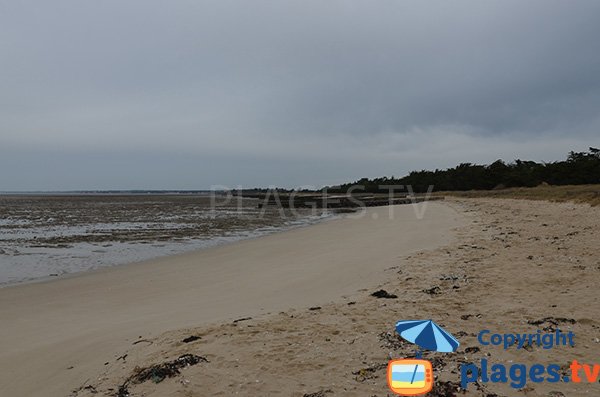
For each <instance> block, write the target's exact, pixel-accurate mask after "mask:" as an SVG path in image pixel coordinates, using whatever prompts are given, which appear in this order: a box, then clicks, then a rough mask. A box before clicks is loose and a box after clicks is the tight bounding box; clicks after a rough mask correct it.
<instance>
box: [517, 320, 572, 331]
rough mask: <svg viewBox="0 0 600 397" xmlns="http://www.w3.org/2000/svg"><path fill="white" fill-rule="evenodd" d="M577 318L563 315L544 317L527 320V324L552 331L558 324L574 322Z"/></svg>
mask: <svg viewBox="0 0 600 397" xmlns="http://www.w3.org/2000/svg"><path fill="white" fill-rule="evenodd" d="M576 322H577V320H575V319H572V318H565V317H544V318H541V319H539V320H529V321H527V324H531V325H537V326H542V329H543V330H544V331H548V332H554V331H556V328H557V327H558V326H559V325H560V324H575V323H576Z"/></svg>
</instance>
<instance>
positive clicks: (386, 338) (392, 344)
mask: <svg viewBox="0 0 600 397" xmlns="http://www.w3.org/2000/svg"><path fill="white" fill-rule="evenodd" d="M378 337H379V341H380V342H382V344H383V346H384V347H385V348H387V349H394V350H402V349H407V348H410V347H411V344H410V343H408V342H407V341H406V340H404V339H403V338H402V337H400V335H398V334H397V333H396V332H382V333H380V334H379V335H378Z"/></svg>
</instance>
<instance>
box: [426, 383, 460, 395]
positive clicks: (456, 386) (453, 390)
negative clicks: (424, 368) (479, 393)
mask: <svg viewBox="0 0 600 397" xmlns="http://www.w3.org/2000/svg"><path fill="white" fill-rule="evenodd" d="M459 393H460V394H465V390H464V389H463V388H462V387H460V383H458V382H452V381H440V380H438V381H436V382H435V386H434V387H433V390H431V392H429V394H427V395H428V396H430V397H455V396H458V394H459Z"/></svg>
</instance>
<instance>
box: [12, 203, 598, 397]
mask: <svg viewBox="0 0 600 397" xmlns="http://www.w3.org/2000/svg"><path fill="white" fill-rule="evenodd" d="M429 210H430V211H428V212H427V213H426V218H427V220H426V221H424V222H421V221H416V220H415V219H414V215H413V214H412V212H411V211H412V210H411V209H410V207H409V206H407V207H403V209H400V211H401V212H402V213H403V214H404V216H403V217H400V218H396V222H388V221H387V220H385V218H384V217H383V215H385V213H386V209H385V208H377V209H371V210H370V213H369V217H366V218H364V219H361V220H340V221H334V222H330V223H327V224H322V225H318V226H314V227H309V228H306V229H302V230H296V231H292V232H288V233H282V234H279V235H274V236H270V237H266V238H261V239H257V240H255V241H247V242H243V243H240V244H236V245H232V246H229V247H222V248H220V249H219V250H214V251H211V252H206V251H205V252H200V253H194V254H192V255H189V256H183V257H177V258H171V259H170V260H171V261H173V262H171V265H172V266H171V267H170V269H171V270H170V271H169V270H165V266H160V265H159V264H163V265H164V262H162V261H158V262H156V263H146V264H140V265H136V266H131V267H129V266H127V267H123V268H120V269H115V270H114V271H113V270H111V271H107V272H101V273H98V274H90V275H84V276H81V277H76V278H73V279H72V280H64V281H59V282H54V283H48V284H41V285H32V286H22V287H17V288H13V289H9V290H0V298H1V299H2V302H3V304H2V312H1V317H0V319H1V320H2V335H1V338H2V339H1V340H2V343H3V346H2V347H3V349H2V356H1V358H0V363H1V364H0V365H1V369H2V371H1V372H0V374H1V375H0V376H1V377H2V379H1V381H0V384H1V385H2V393H1V395H2V396H4V395H8V396H28V395H44V396H55V395H62V396H64V395H71V396H77V397H84V396H85V397H91V396H98V395H100V396H104V395H115V394H116V393H117V391H118V389H119V387H120V386H123V385H124V386H126V388H127V390H128V391H129V393H130V395H131V396H147V397H176V396H177V397H200V396H233V395H239V396H290V397H335V396H352V397H354V396H356V397H358V396H360V397H365V396H368V397H383V396H390V395H391V393H390V392H389V391H388V390H387V386H386V381H385V371H386V365H387V362H388V360H389V359H390V358H401V357H411V356H413V355H414V346H413V345H411V344H408V343H405V342H403V341H402V340H401V339H400V338H399V337H398V336H397V335H396V334H395V332H394V324H395V322H396V321H398V320H401V319H421V318H431V319H434V320H435V321H436V322H437V323H439V324H441V325H443V326H444V327H445V328H446V329H447V330H449V331H450V332H452V333H453V334H454V335H455V336H457V337H458V338H459V340H460V343H461V346H460V347H459V349H458V351H457V352H456V353H453V354H440V353H426V354H425V358H427V359H430V360H432V362H433V364H434V372H435V375H436V385H435V388H434V393H432V394H430V397H434V396H463V395H464V396H485V397H493V396H545V397H561V396H569V397H571V396H597V395H600V383H598V382H596V383H593V384H588V383H580V384H575V383H572V382H570V383H565V382H559V383H531V382H530V383H528V384H527V385H526V386H524V387H522V388H519V389H514V388H511V387H510V386H509V385H508V384H505V383H482V382H480V383H479V384H471V385H469V386H468V389H467V391H466V392H465V391H464V390H460V389H459V380H460V374H459V372H460V365H461V364H462V363H464V362H476V363H479V362H480V360H481V359H483V358H486V359H488V360H489V361H490V363H502V364H505V365H506V366H510V365H512V364H526V365H529V366H531V365H532V364H534V363H540V364H544V365H548V364H554V363H557V364H559V365H561V366H562V369H561V374H562V375H569V371H568V365H569V364H570V362H571V361H572V360H573V359H577V360H579V361H580V362H584V363H590V364H591V363H597V362H598V357H599V356H600V354H599V353H600V308H599V306H598V300H599V299H600V293H599V292H598V285H600V260H599V259H598V255H597V249H598V241H600V239H599V237H600V236H599V233H600V232H599V226H600V208H598V207H593V208H591V207H589V206H588V205H583V204H571V203H549V202H540V201H524V200H509V199H451V200H446V202H444V203H435V205H434V203H430V207H429ZM374 213H377V214H378V216H379V218H378V219H373V218H372V217H371V216H372V214H374ZM284 246H285V248H284ZM253 247H254V248H259V247H260V248H261V251H257V250H255V249H254V248H253ZM260 252H263V253H262V254H260ZM259 257H260V258H262V259H260V260H259ZM192 258H195V259H192ZM198 258H211V260H212V262H211V263H219V264H220V265H221V267H223V266H225V267H227V263H229V261H234V262H235V261H239V263H238V262H236V263H238V268H237V269H231V270H230V271H231V273H229V270H226V269H222V270H217V269H216V268H214V267H211V266H210V265H209V264H205V265H202V266H199V265H198V262H199V261H198ZM235 258H238V259H235ZM268 258H270V259H268ZM275 258H276V259H275ZM206 260H208V259H206ZM190 261H191V262H190ZM257 261H258V263H257ZM271 261H274V262H275V263H272V262H271ZM192 262H193V264H191V263H192ZM265 262H266V264H265ZM186 263H187V265H186ZM269 263H270V265H269ZM240 264H245V266H246V267H247V268H248V269H247V270H245V271H244V270H240V269H242V268H243V267H241V268H240V266H239V265H240ZM288 265H289V266H288ZM292 265H293V266H292ZM299 266H300V267H303V268H304V269H305V271H304V272H297V271H296V270H297V269H296V270H295V268H297V267H299ZM249 267H251V268H252V269H256V271H259V269H263V270H260V271H264V270H266V269H270V271H271V272H273V274H272V275H270V276H269V277H266V276H265V275H264V274H263V275H262V276H261V275H260V274H258V273H256V272H254V271H253V270H251V269H250V268H249ZM281 267H283V268H284V269H285V271H284V272H286V273H287V272H290V273H289V278H285V276H284V275H282V274H279V273H278V270H279V269H280V268H281ZM138 269H139V270H138ZM173 269H177V272H175V273H174V272H173ZM198 269H201V270H198ZM211 269H212V270H211ZM332 269H337V270H332ZM340 269H341V270H340ZM240 271H241V272H242V273H243V275H244V280H243V281H240V280H239V279H238V281H239V283H238V284H236V285H231V283H225V282H223V283H221V284H218V283H217V284H216V285H214V286H213V287H214V288H212V287H211V286H210V282H208V280H215V277H217V276H218V275H219V274H221V275H226V276H228V277H234V278H235V275H234V273H236V274H237V272H240ZM134 274H135V276H133V275H134ZM119 275H128V277H126V278H125V277H120V276H119ZM140 280H145V281H144V283H141V284H137V283H138V282H140ZM201 280H204V281H201ZM275 280H277V285H275V284H276V283H275V282H274V281H275ZM199 283H204V285H207V287H206V291H204V292H201V291H197V290H196V289H194V288H193V287H192V286H193V285H195V284H199ZM127 284H130V286H133V285H141V286H142V288H138V289H137V290H136V291H135V292H133V291H132V290H131V288H130V287H128V286H127ZM165 285H168V286H169V288H167V287H166V286H165ZM257 285H258V289H257ZM100 286H101V287H100ZM278 286H281V288H278ZM102 288H104V289H106V290H108V289H109V288H112V290H111V291H110V292H108V293H104V292H103V289H102ZM173 288H175V289H177V290H176V291H174V290H173ZM380 288H383V289H385V290H386V291H388V292H390V293H393V294H396V295H398V297H397V299H377V298H374V297H372V296H370V294H371V293H372V292H373V291H375V290H378V289H380ZM51 289H52V290H54V291H55V292H54V293H53V294H50V291H49V290H51ZM238 292H242V293H243V295H244V296H243V298H242V299H240V298H239V294H238ZM76 294H78V295H79V297H78V298H77V299H76V302H75V301H74V298H73V296H74V295H76ZM232 294H233V295H232ZM49 296H54V298H52V299H49V298H48V297H49ZM99 296H101V298H99ZM57 297H58V298H57ZM92 297H94V298H93V299H92ZM9 298H10V301H11V302H13V303H14V307H12V308H10V309H9V308H8V305H5V304H4V302H7V300H8V299H9ZM199 298H201V299H205V301H198V299H199ZM234 298H235V299H234ZM143 299H148V300H150V302H151V303H152V305H146V304H145V303H144V302H143ZM234 300H236V302H233V301H234ZM40 302H47V304H42V303H40ZM118 302H121V304H120V305H119V303H118ZM37 306H40V307H39V308H38V307H37ZM213 307H218V308H220V309H221V310H222V311H220V312H219V311H217V310H212V308H213ZM261 308H262V309H263V310H261ZM44 311H46V312H44ZM244 317H252V318H251V319H246V320H243V321H237V322H234V320H235V319H240V318H244ZM40 318H44V319H46V320H47V321H48V324H44V326H41V325H40V321H39V319H40ZM6 319H10V321H11V322H9V323H8V324H9V325H8V327H6V328H5V324H7V323H6ZM65 320H66V321H65ZM12 323H14V325H11V324H12ZM186 324H187V325H186ZM556 328H560V329H562V330H563V331H565V332H566V331H572V332H574V333H575V335H576V336H575V346H574V347H562V346H561V347H557V348H554V349H550V350H544V349H542V348H541V347H538V346H531V347H528V348H527V349H526V350H523V349H522V350H516V349H514V348H512V349H509V350H506V351H505V350H503V349H501V348H499V347H496V346H481V345H480V344H479V343H478V342H477V340H476V335H477V333H478V332H479V331H480V330H482V329H489V330H492V331H493V332H498V333H512V332H521V333H526V332H531V333H535V332H536V331H537V330H538V329H544V330H545V331H544V332H546V331H549V332H551V331H552V330H553V329H556ZM134 331H135V332H134ZM190 336H194V337H197V338H198V339H195V340H193V341H190V342H188V343H185V342H183V340H184V339H186V338H189V337H190ZM44 341H46V342H47V343H44ZM5 346H6V347H5ZM5 348H6V349H7V350H5ZM184 354H193V355H197V356H198V357H202V358H205V359H206V360H207V362H205V361H202V362H199V363H198V364H196V365H194V366H190V367H188V368H183V369H181V371H180V372H181V373H180V374H179V375H177V376H175V377H173V378H167V379H165V380H163V381H162V382H160V383H154V382H152V381H146V382H143V383H136V382H134V381H130V382H127V380H128V379H129V378H130V377H131V376H132V375H135V374H136V373H138V372H139V370H140V368H147V367H151V366H153V365H157V364H161V363H164V362H169V361H171V360H175V359H177V358H178V357H180V356H181V355H184ZM36 355H38V356H36ZM105 363H106V365H104V364H105ZM70 366H73V368H72V369H68V368H69V367H70ZM10 371H12V372H10ZM5 385H6V386H5Z"/></svg>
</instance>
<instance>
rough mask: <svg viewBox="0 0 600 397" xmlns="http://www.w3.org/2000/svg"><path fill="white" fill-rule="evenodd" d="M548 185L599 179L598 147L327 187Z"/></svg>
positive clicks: (422, 189) (339, 189) (338, 189)
mask: <svg viewBox="0 0 600 397" xmlns="http://www.w3.org/2000/svg"><path fill="white" fill-rule="evenodd" d="M542 183H547V184H550V185H581V184H593V183H600V149H596V148H590V149H589V151H587V152H570V153H569V156H568V157H567V159H566V160H564V161H556V162H552V163H536V162H535V161H523V160H515V161H514V162H511V163H505V162H504V161H502V160H497V161H495V162H493V163H492V164H489V165H478V164H471V163H463V164H460V165H458V166H456V167H454V168H448V169H446V170H438V169H436V170H435V171H425V170H423V171H413V172H411V173H410V174H408V175H407V176H405V177H402V178H394V177H391V178H388V177H382V178H375V179H368V178H362V179H360V180H358V181H356V182H354V183H348V184H344V185H340V186H335V187H329V188H328V190H329V191H331V192H334V191H336V192H346V191H348V189H349V188H350V187H351V186H355V185H361V186H364V187H365V190H356V192H360V191H367V192H386V193H387V192H388V190H387V188H382V187H381V186H383V185H405V186H406V185H411V186H412V188H413V190H414V191H415V192H426V191H427V190H428V188H429V186H433V190H434V191H444V190H448V191H456V190H473V189H477V190H490V189H498V188H503V187H532V186H537V185H540V184H542Z"/></svg>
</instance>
